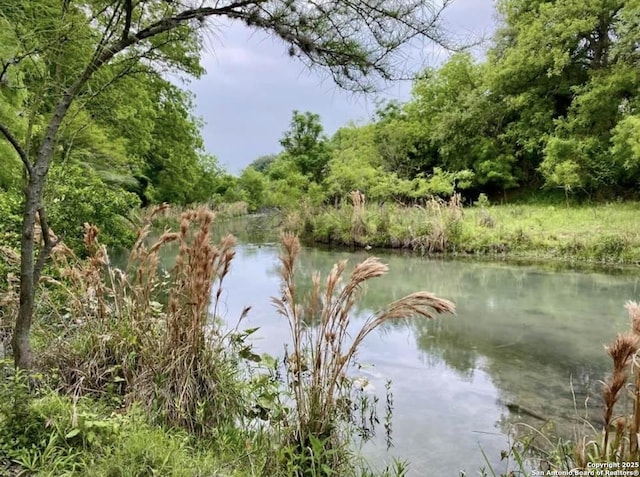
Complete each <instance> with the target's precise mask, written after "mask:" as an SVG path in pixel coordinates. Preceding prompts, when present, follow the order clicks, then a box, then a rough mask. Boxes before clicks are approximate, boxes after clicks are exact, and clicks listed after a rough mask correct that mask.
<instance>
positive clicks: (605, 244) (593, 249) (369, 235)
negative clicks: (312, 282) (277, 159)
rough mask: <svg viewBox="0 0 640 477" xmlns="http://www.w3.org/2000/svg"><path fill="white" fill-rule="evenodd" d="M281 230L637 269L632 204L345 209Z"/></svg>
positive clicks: (638, 216) (304, 216)
mask: <svg viewBox="0 0 640 477" xmlns="http://www.w3.org/2000/svg"><path fill="white" fill-rule="evenodd" d="M285 227H287V228H290V229H292V230H294V231H295V232H297V233H299V234H300V235H302V236H303V237H305V238H306V239H307V240H311V241H314V242H317V243H325V244H333V245H342V246H357V247H365V248H367V247H374V248H375V247H380V248H394V249H409V250H413V251H416V252H419V253H424V254H446V255H450V256H481V257H494V258H501V259H503V258H507V259H527V260H541V261H542V260H559V261H581V262H587V263H598V264H611V265H620V264H640V204H639V203H637V202H628V203H615V204H597V205H591V206H570V207H566V206H562V205H529V204H516V205H488V204H486V203H485V204H476V205H475V206H473V207H462V206H461V204H460V202H459V201H458V200H456V199H453V200H451V201H449V202H444V201H439V200H435V199H434V200H431V201H429V202H428V203H427V204H426V205H424V206H413V207H407V206H401V205H396V204H384V205H378V204H366V205H364V204H361V205H355V206H354V205H352V204H345V205H343V206H341V207H339V208H322V209H315V210H311V211H309V210H306V211H302V212H293V213H289V214H288V215H287V219H286V220H285Z"/></svg>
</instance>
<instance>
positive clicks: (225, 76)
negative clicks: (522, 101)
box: [187, 0, 495, 174]
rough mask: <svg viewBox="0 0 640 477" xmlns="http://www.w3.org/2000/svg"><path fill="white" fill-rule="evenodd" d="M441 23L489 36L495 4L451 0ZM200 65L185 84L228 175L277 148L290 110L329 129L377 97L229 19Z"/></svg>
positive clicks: (404, 89)
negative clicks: (337, 81)
mask: <svg viewBox="0 0 640 477" xmlns="http://www.w3.org/2000/svg"><path fill="white" fill-rule="evenodd" d="M446 21H447V28H448V30H450V31H451V32H452V33H454V34H455V35H456V36H457V37H461V38H464V37H468V38H477V37H480V36H482V35H484V36H488V35H490V33H491V32H492V30H493V25H494V23H495V19H494V2H493V0H455V2H454V4H453V5H452V6H451V7H449V9H448V12H447V15H446ZM416 56H417V57H418V58H412V60H415V61H416V63H418V64H420V63H425V62H426V63H427V64H425V66H428V65H431V66H436V65H437V64H438V63H441V62H442V61H443V60H444V59H446V54H444V53H441V52H439V50H438V49H436V48H432V49H429V50H427V53H426V54H425V53H421V54H418V55H416ZM203 65H204V67H205V68H206V70H207V74H206V75H204V76H203V77H202V78H201V79H199V80H197V81H193V82H191V83H190V84H189V85H187V87H188V89H190V90H191V91H193V92H194V93H195V95H196V98H195V103H196V115H197V116H199V117H201V118H202V119H203V121H204V123H205V125H204V128H203V136H204V140H205V146H206V150H207V152H208V153H210V154H213V155H215V156H216V157H218V159H219V161H220V163H221V165H223V166H224V167H225V168H226V169H227V170H228V171H229V172H231V173H233V174H237V173H239V172H240V171H241V170H242V169H243V168H244V167H246V166H247V165H248V164H249V163H250V162H252V161H253V160H254V159H256V158H257V157H259V156H261V155H264V154H270V153H277V152H279V151H280V150H281V147H280V144H279V142H278V140H279V139H280V137H282V133H283V132H284V131H285V130H286V129H287V128H288V126H289V121H290V120H291V114H292V111H293V110H299V111H311V112H314V113H317V114H319V115H320V117H321V119H322V123H323V125H324V127H325V132H326V133H327V134H328V135H332V134H333V133H334V132H335V131H336V130H337V129H338V128H340V127H341V126H344V125H345V124H347V123H348V122H350V121H356V122H365V121H367V120H368V119H369V118H370V117H371V115H372V114H373V112H374V110H375V99H376V97H375V96H371V95H368V96H364V95H355V94H353V93H349V92H345V91H343V90H340V89H339V88H337V87H336V86H335V85H334V84H333V83H331V81H330V80H329V79H328V78H326V77H324V76H323V75H322V73H320V72H317V71H316V72H308V71H307V70H305V68H304V66H303V65H302V64H301V63H299V62H297V61H295V60H293V59H291V58H289V57H288V55H287V52H286V49H285V47H284V46H283V44H282V43H280V42H276V41H274V40H272V39H270V38H268V37H266V36H264V35H262V34H257V33H255V32H253V31H252V30H249V29H248V28H246V27H245V26H243V25H242V24H229V25H227V26H225V27H224V28H221V29H220V30H219V33H218V34H216V35H215V36H212V37H211V38H210V39H209V41H208V44H207V53H206V54H205V57H204V61H203ZM410 87H411V85H410V83H408V82H403V83H397V84H395V85H392V86H390V87H388V88H387V90H386V91H384V92H383V93H382V95H378V96H383V97H385V98H398V99H402V100H405V99H407V98H408V95H409V91H410Z"/></svg>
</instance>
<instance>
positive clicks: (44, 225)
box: [33, 207, 60, 285]
mask: <svg viewBox="0 0 640 477" xmlns="http://www.w3.org/2000/svg"><path fill="white" fill-rule="evenodd" d="M38 217H39V219H40V230H41V232H42V242H43V246H42V248H41V249H40V252H39V253H38V260H37V261H36V264H35V267H34V268H33V283H34V284H36V285H37V284H38V282H39V281H40V275H41V274H42V269H43V268H44V264H45V263H46V262H47V259H48V258H49V256H50V255H51V252H52V251H53V249H54V248H55V247H56V245H58V243H60V240H59V239H58V238H56V236H55V235H54V234H52V232H51V229H50V228H49V222H48V221H47V216H46V214H45V211H44V208H43V207H40V208H39V209H38Z"/></svg>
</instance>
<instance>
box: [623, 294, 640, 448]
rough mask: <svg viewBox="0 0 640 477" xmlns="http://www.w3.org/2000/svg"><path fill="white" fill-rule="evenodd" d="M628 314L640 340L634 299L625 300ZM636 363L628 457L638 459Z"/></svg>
mask: <svg viewBox="0 0 640 477" xmlns="http://www.w3.org/2000/svg"><path fill="white" fill-rule="evenodd" d="M624 307H625V309H626V310H627V313H628V314H629V321H630V323H631V330H632V331H633V333H634V335H635V337H636V339H637V340H640V304H638V303H637V302H635V301H627V302H626V303H625V305H624ZM638 366H639V365H638V363H637V362H636V361H634V363H633V390H632V393H633V416H632V419H631V424H630V429H629V439H630V441H631V442H630V445H629V451H630V457H629V458H630V459H640V451H639V446H638V440H640V368H639V367H638Z"/></svg>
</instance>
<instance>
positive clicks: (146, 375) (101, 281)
mask: <svg viewBox="0 0 640 477" xmlns="http://www.w3.org/2000/svg"><path fill="white" fill-rule="evenodd" d="M166 209H167V207H166V206H159V207H157V208H155V209H153V210H152V211H150V213H149V214H148V215H147V216H146V218H145V219H144V220H143V223H142V224H141V226H140V228H139V231H138V236H137V240H136V242H135V244H134V246H133V248H132V250H131V252H130V254H129V257H128V261H127V266H126V269H125V270H120V269H118V268H116V267H113V266H112V264H111V262H110V259H109V256H108V254H107V251H106V248H105V247H104V246H103V245H101V244H100V243H99V241H98V229H97V228H96V227H93V226H89V225H87V226H86V227H85V236H84V241H85V247H86V249H87V252H88V257H87V258H86V259H81V258H79V257H77V256H76V255H75V254H74V253H73V252H72V251H71V250H70V249H68V248H66V247H64V245H61V246H59V247H58V248H57V249H56V250H55V251H54V254H53V258H54V263H55V265H56V267H58V270H59V271H58V275H59V276H58V278H55V279H54V278H51V277H45V278H44V281H45V282H47V283H48V284H49V285H55V286H56V287H57V290H58V293H62V294H63V295H64V297H65V300H64V303H65V307H66V310H63V311H62V313H61V314H62V315H63V316H61V317H59V319H58V320H56V322H57V323H58V325H59V324H62V329H59V328H58V329H56V330H55V336H56V337H55V339H54V340H53V342H51V343H49V345H48V346H47V347H46V348H45V349H44V350H43V361H44V366H45V367H47V368H55V369H57V370H58V374H59V376H60V378H61V382H60V386H61V387H62V388H65V390H66V392H68V393H69V392H72V393H73V394H75V395H83V394H86V393H90V394H97V395H100V396H105V395H107V396H111V397H114V395H115V397H118V396H120V397H122V398H123V399H124V400H125V402H129V403H131V402H140V403H143V404H144V405H146V406H147V407H148V410H149V411H151V412H152V413H154V414H155V415H158V416H160V417H161V418H162V420H163V421H164V422H167V423H169V424H171V425H177V426H180V427H184V428H186V429H188V430H189V431H192V432H196V433H206V432H208V431H209V430H211V429H212V428H213V427H215V426H217V425H219V424H221V423H222V422H230V421H232V420H233V419H234V417H235V416H237V415H238V414H239V413H241V408H242V405H241V404H240V403H239V399H240V396H241V395H242V393H241V392H239V391H238V387H239V386H240V384H239V379H240V378H239V376H238V373H239V370H238V367H237V366H236V364H235V362H234V358H233V356H232V355H233V347H232V346H228V340H227V337H226V336H225V335H223V334H222V333H221V332H220V330H219V327H218V326H217V324H216V322H215V320H212V319H211V318H212V313H213V315H215V314H216V312H217V302H218V300H219V299H220V296H221V293H222V283H223V280H224V278H225V276H226V275H227V273H228V272H229V268H230V265H231V261H232V260H233V257H234V250H233V247H234V245H235V240H234V239H233V237H231V236H227V237H225V238H223V239H222V240H221V241H220V243H218V244H217V245H214V244H213V243H212V239H211V232H210V229H211V224H212V222H213V220H214V214H213V213H212V212H211V211H210V210H208V209H207V208H206V207H199V208H197V209H195V210H192V211H186V212H184V213H183V214H182V215H181V221H180V228H179V231H177V232H171V231H169V230H166V231H165V232H164V233H163V234H162V235H161V236H160V237H159V238H158V239H157V240H155V241H152V240H150V238H149V234H150V231H151V227H152V222H153V221H154V220H155V219H156V217H158V216H160V215H161V214H163V213H164V212H165V211H166ZM170 246H172V247H177V248H178V253H177V258H176V261H175V265H174V266H173V267H172V268H171V269H170V270H163V269H162V267H161V266H160V254H161V251H162V250H163V249H164V248H165V247H170ZM214 287H217V288H216V289H215V290H214ZM212 297H213V298H212ZM64 317H66V318H64Z"/></svg>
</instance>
